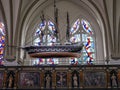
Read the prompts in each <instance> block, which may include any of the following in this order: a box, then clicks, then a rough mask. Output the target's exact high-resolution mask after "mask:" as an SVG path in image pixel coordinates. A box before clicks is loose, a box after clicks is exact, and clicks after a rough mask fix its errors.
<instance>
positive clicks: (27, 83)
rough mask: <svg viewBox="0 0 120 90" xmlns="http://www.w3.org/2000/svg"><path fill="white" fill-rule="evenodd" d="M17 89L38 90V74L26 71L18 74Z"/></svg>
mask: <svg viewBox="0 0 120 90" xmlns="http://www.w3.org/2000/svg"><path fill="white" fill-rule="evenodd" d="M19 88H40V73H39V72H27V71H26V72H25V71H23V72H20V73H19Z"/></svg>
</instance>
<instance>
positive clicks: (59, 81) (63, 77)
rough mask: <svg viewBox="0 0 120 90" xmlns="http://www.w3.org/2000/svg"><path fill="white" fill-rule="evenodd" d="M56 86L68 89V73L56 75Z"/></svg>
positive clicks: (60, 72)
mask: <svg viewBox="0 0 120 90" xmlns="http://www.w3.org/2000/svg"><path fill="white" fill-rule="evenodd" d="M56 86H57V87H67V72H64V71H59V72H57V73H56Z"/></svg>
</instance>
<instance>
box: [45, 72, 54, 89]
mask: <svg viewBox="0 0 120 90" xmlns="http://www.w3.org/2000/svg"><path fill="white" fill-rule="evenodd" d="M44 87H45V88H49V89H50V88H51V87H52V73H51V72H50V71H46V72H45V76H44Z"/></svg>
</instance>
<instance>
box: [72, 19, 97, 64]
mask: <svg viewBox="0 0 120 90" xmlns="http://www.w3.org/2000/svg"><path fill="white" fill-rule="evenodd" d="M76 23H78V19H77V20H76V21H75V22H74V24H76ZM74 24H73V26H72V27H71V30H70V33H72V35H71V37H70V41H71V42H72V43H76V42H79V41H82V42H83V44H84V47H83V50H82V55H81V57H80V58H72V59H70V63H71V64H72V65H73V64H75V65H76V64H94V60H95V40H94V37H93V36H94V33H93V30H92V28H91V25H90V24H89V22H88V21H86V20H84V19H82V20H81V25H79V24H76V27H78V28H77V31H76V32H77V33H73V31H72V28H74ZM80 27H81V28H80ZM76 62H77V63H76Z"/></svg>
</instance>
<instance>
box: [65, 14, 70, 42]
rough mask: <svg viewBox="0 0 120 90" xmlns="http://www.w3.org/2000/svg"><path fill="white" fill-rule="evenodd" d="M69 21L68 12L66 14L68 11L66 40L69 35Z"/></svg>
mask: <svg viewBox="0 0 120 90" xmlns="http://www.w3.org/2000/svg"><path fill="white" fill-rule="evenodd" d="M69 23H70V22H69V14H68V12H67V30H66V41H67V42H69V39H70V38H69V37H70V32H69V31H70V30H69V29H70V24H69Z"/></svg>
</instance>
